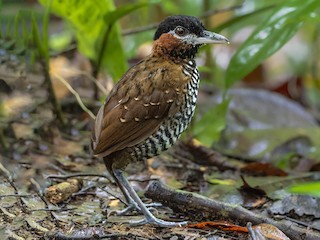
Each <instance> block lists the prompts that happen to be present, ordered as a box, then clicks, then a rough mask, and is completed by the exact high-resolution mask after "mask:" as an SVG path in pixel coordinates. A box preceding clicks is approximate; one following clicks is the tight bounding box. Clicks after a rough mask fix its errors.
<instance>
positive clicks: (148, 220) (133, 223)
mask: <svg viewBox="0 0 320 240" xmlns="http://www.w3.org/2000/svg"><path fill="white" fill-rule="evenodd" d="M129 224H130V225H131V226H140V225H144V224H151V225H153V226H156V227H171V228H172V227H183V226H186V225H188V222H187V221H184V222H169V221H164V220H162V219H159V218H156V217H154V216H152V217H148V218H144V219H141V220H138V221H129Z"/></svg>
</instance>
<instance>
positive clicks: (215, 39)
mask: <svg viewBox="0 0 320 240" xmlns="http://www.w3.org/2000/svg"><path fill="white" fill-rule="evenodd" d="M196 43H197V44H209V43H228V44H229V43H230V42H229V40H228V39H227V38H225V37H224V36H222V35H220V34H217V33H214V32H210V31H206V30H204V31H203V32H202V36H200V37H197V38H196Z"/></svg>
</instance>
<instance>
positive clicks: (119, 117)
mask: <svg viewBox="0 0 320 240" xmlns="http://www.w3.org/2000/svg"><path fill="white" fill-rule="evenodd" d="M188 81H190V79H189V78H188V77H187V76H185V75H184V74H183V73H182V68H181V67H180V66H179V65H176V66H175V67H173V68H172V66H169V64H168V62H166V61H163V62H162V63H158V64H157V65H155V64H154V60H153V58H148V59H147V60H144V61H142V62H140V63H139V64H138V65H136V66H135V67H133V68H131V69H129V71H128V72H127V73H126V74H125V75H124V76H123V78H122V79H121V80H120V81H119V82H118V83H117V84H116V86H115V87H114V89H113V90H112V91H111V93H110V95H109V97H108V98H107V100H106V102H105V104H104V105H103V106H102V107H101V108H100V110H99V112H98V114H97V118H96V121H95V128H94V132H93V136H92V140H93V151H94V154H95V155H97V156H100V157H105V156H107V155H109V154H111V153H113V152H116V151H119V150H122V149H124V148H126V147H131V146H134V145H137V144H139V143H141V142H143V141H144V140H145V139H146V138H147V137H149V136H150V135H152V134H153V133H154V132H156V131H157V129H158V128H159V126H160V125H161V123H162V122H163V121H164V120H165V119H166V118H167V117H168V116H172V115H174V114H175V113H176V112H177V111H178V109H179V106H180V105H181V103H182V101H183V92H184V91H185V90H184V89H185V88H186V84H187V82H188Z"/></svg>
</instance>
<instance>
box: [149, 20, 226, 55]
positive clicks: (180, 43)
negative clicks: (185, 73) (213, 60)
mask: <svg viewBox="0 0 320 240" xmlns="http://www.w3.org/2000/svg"><path fill="white" fill-rule="evenodd" d="M154 40H155V42H154V52H155V53H157V54H160V55H161V54H162V55H167V56H168V57H171V58H178V59H192V58H194V56H195V54H196V53H197V51H198V48H199V46H201V45H203V44H210V43H229V40H228V39H227V38H225V37H224V36H222V35H219V34H217V33H214V32H210V31H207V30H206V29H205V27H204V26H203V24H202V22H201V21H200V20H199V19H198V18H196V17H192V16H184V15H177V16H170V17H167V18H166V19H164V20H163V21H162V22H161V23H160V24H159V26H158V29H157V31H156V33H155V35H154Z"/></svg>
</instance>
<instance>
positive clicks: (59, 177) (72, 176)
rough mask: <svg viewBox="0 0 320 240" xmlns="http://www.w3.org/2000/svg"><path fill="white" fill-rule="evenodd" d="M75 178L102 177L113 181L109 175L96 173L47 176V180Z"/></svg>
mask: <svg viewBox="0 0 320 240" xmlns="http://www.w3.org/2000/svg"><path fill="white" fill-rule="evenodd" d="M74 177H102V178H106V179H108V180H109V181H110V182H112V180H111V179H110V177H109V176H107V175H102V174H95V173H75V174H68V175H48V176H46V179H48V178H57V179H67V178H74Z"/></svg>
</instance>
